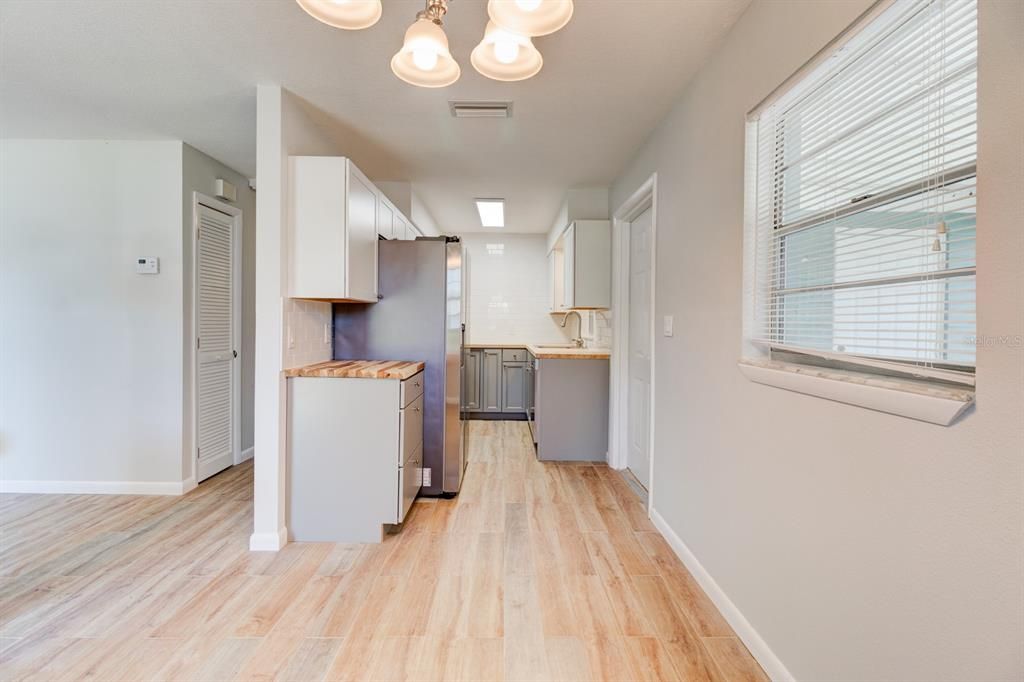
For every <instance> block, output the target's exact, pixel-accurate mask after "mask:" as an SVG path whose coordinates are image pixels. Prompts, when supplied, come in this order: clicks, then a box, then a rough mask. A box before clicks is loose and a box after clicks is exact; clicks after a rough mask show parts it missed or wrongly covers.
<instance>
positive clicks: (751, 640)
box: [651, 509, 794, 682]
mask: <svg viewBox="0 0 1024 682" xmlns="http://www.w3.org/2000/svg"><path fill="white" fill-rule="evenodd" d="M651 521H652V522H653V523H654V527H655V528H657V529H658V530H659V531H660V532H661V534H662V535H663V536H664V538H665V540H666V541H668V544H669V545H670V546H671V547H672V550H673V551H674V552H675V553H676V556H678V557H679V558H680V560H682V562H683V564H685V565H686V568H687V569H688V570H689V571H690V573H692V574H693V577H694V578H696V579H697V582H698V583H699V584H700V586H701V588H702V589H703V590H704V592H705V593H706V594H707V595H708V597H709V598H710V599H711V601H712V602H713V603H714V605H715V606H716V607H717V608H718V610H719V611H720V612H721V614H722V615H723V616H724V617H725V620H726V621H727V622H728V623H729V625H730V626H732V629H733V630H734V631H735V632H736V636H737V637H739V638H740V640H742V641H743V643H744V644H745V645H746V647H747V649H749V650H750V654H751V655H752V656H753V657H754V658H755V659H756V660H757V662H758V663H759V664H760V665H761V667H762V668H764V671H765V673H766V674H767V675H768V677H769V678H771V679H772V680H773V682H793V681H794V677H793V675H792V674H791V673H790V672H789V670H787V669H786V666H785V665H783V663H782V661H780V660H779V657H778V656H776V655H775V653H774V652H773V651H772V650H771V649H769V648H768V644H767V643H766V642H765V641H764V640H763V639H762V638H761V635H759V634H758V633H757V630H755V629H754V626H753V625H751V624H750V621H748V620H747V619H746V617H745V616H744V615H743V614H742V613H741V612H740V610H739V609H738V608H737V607H736V604H734V603H733V602H732V600H731V599H729V596H728V595H727V594H726V593H725V592H724V591H722V588H721V587H719V586H718V583H716V582H715V579H714V578H712V577H711V574H710V573H708V572H707V570H705V569H704V566H702V565H701V563H700V561H698V560H697V557H696V556H694V554H693V552H691V551H690V548H689V547H687V546H686V543H684V542H683V541H682V539H681V538H680V537H679V536H678V535H676V532H675V531H674V530H672V527H671V526H669V525H668V522H667V521H665V519H664V517H662V515H661V514H659V513H658V512H657V510H655V509H651Z"/></svg>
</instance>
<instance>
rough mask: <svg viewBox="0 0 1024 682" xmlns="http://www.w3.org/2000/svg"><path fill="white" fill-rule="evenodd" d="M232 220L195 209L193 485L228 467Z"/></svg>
mask: <svg viewBox="0 0 1024 682" xmlns="http://www.w3.org/2000/svg"><path fill="white" fill-rule="evenodd" d="M234 223H235V221H234V219H233V218H232V217H231V216H228V215H225V214H223V213H221V212H220V211H216V210H214V209H212V208H209V207H207V206H203V205H200V206H199V237H198V240H197V242H196V244H197V247H196V248H197V249H198V251H197V253H198V258H197V259H196V286H197V296H196V302H197V303H196V305H197V311H196V312H197V314H196V320H197V326H198V340H197V345H198V349H197V368H196V369H197V376H196V425H197V433H196V442H197V445H198V453H197V456H198V464H197V467H196V473H197V476H196V478H197V480H199V481H202V480H203V479H204V478H208V477H210V476H212V475H214V474H215V473H217V472H218V471H221V470H222V469H225V468H227V467H229V466H231V464H232V463H233V462H234V449H235V442H234V438H235V428H234V414H235V409H234V408H235V405H234V400H235V396H234V390H233V386H234V379H235V377H234V373H235V372H236V371H237V369H236V362H235V356H236V353H235V349H234V347H233V339H234V338H235V330H234V328H233V324H234V320H233V311H234V296H236V295H237V294H236V292H235V291H234V279H235V278H234V272H233V267H234V262H233V261H234V259H233V257H232V256H233V254H234V243H233V240H234V239H235V238H236V237H235V235H234Z"/></svg>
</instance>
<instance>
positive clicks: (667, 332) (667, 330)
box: [665, 315, 674, 336]
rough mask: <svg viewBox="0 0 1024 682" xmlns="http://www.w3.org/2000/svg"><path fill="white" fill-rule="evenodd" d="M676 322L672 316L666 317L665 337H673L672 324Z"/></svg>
mask: <svg viewBox="0 0 1024 682" xmlns="http://www.w3.org/2000/svg"><path fill="white" fill-rule="evenodd" d="M673 322H674V320H673V319H672V316H671V315H666V316H665V336H672V324H673Z"/></svg>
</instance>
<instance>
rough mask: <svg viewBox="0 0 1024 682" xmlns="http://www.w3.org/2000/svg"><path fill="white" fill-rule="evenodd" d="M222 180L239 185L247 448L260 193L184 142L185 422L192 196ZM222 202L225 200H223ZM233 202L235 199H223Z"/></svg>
mask: <svg viewBox="0 0 1024 682" xmlns="http://www.w3.org/2000/svg"><path fill="white" fill-rule="evenodd" d="M218 178H222V179H224V180H227V181H228V182H230V183H232V184H233V185H235V187H236V189H237V194H238V196H237V201H235V202H234V203H233V204H232V205H234V206H237V207H238V208H240V209H241V210H242V264H241V265H242V291H241V292H240V295H241V297H242V347H241V348H240V349H238V350H239V367H240V370H241V374H242V375H241V391H242V406H241V407H242V409H241V420H242V423H241V431H242V442H241V448H242V450H243V451H246V450H248V449H249V448H251V447H252V440H253V380H254V372H255V353H254V345H255V334H256V193H255V192H253V191H252V190H251V189H249V180H248V178H246V177H245V176H244V175H242V174H241V173H239V172H237V171H235V170H232V169H231V168H228V167H227V166H225V165H224V164H222V163H221V162H220V161H217V160H216V159H214V158H212V157H210V156H207V155H206V154H204V153H202V152H201V151H199V150H198V149H195V148H194V147H192V146H190V145H187V144H184V145H182V192H181V194H182V220H183V229H182V250H183V265H184V276H183V281H184V286H185V289H184V295H183V297H182V301H183V304H184V315H183V318H182V319H183V320H184V333H183V340H182V347H183V350H184V358H183V362H184V368H185V390H184V401H185V404H184V412H183V414H184V421H185V433H186V434H188V433H191V429H192V414H193V407H192V382H193V379H194V376H195V375H194V372H193V369H192V364H191V363H192V356H193V352H192V350H193V349H192V342H193V339H194V338H195V332H194V331H193V330H192V307H193V298H194V296H193V291H192V284H193V281H192V280H193V273H192V261H193V258H194V256H193V252H192V247H193V245H194V244H195V240H194V236H193V230H192V220H193V215H192V213H193V206H192V194H193V192H199V193H201V194H205V195H206V196H208V197H211V198H216V197H215V196H214V191H215V189H214V183H215V182H216V181H217V179H218ZM218 201H223V199H219V200H218ZM225 203H231V202H225ZM186 445H187V447H185V448H184V449H183V453H182V466H183V468H184V471H185V472H186V473H187V475H191V468H192V456H193V455H192V453H193V449H192V447H191V444H190V443H189V444H186Z"/></svg>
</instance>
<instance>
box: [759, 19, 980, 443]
mask: <svg viewBox="0 0 1024 682" xmlns="http://www.w3.org/2000/svg"><path fill="white" fill-rule="evenodd" d="M898 1H899V0H880V1H879V2H877V3H876V4H875V5H873V6H872V7H871V8H869V9H868V10H867V11H866V12H864V13H863V14H862V15H861V16H860V17H859V18H858V19H857V20H856V21H854V23H853V24H851V26H850V27H849V28H848V29H846V30H845V31H843V32H842V33H841V34H840V35H838V36H837V37H836V38H835V39H834V40H832V41H831V42H830V43H829V44H828V45H826V46H825V47H824V48H823V49H822V50H821V51H820V52H819V53H817V54H816V55H815V56H814V57H813V58H812V59H811V60H809V61H808V62H807V63H806V64H804V65H803V66H802V67H801V68H800V69H798V70H797V71H796V72H795V73H794V74H793V75H792V76H790V77H789V78H787V79H786V80H785V81H784V82H783V83H782V84H781V85H779V87H777V88H776V89H775V90H774V91H773V92H772V93H771V94H769V96H768V97H766V98H765V99H764V100H762V101H761V102H760V103H759V104H758V105H757V106H756V107H754V109H752V110H751V111H750V112H749V113H748V115H747V122H746V147H745V150H746V170H745V178H744V258H743V264H744V267H743V274H744V283H743V292H744V298H743V342H742V347H741V359H740V363H739V364H740V369H741V371H742V372H743V373H744V374H745V375H746V376H747V377H748V378H749V379H751V380H752V381H755V382H757V383H762V384H768V385H772V386H778V387H782V388H787V389H789V390H794V391H797V392H801V393H808V394H812V395H818V396H820V397H825V398H828V399H830V400H836V401H839V402H846V403H850V404H854V405H860V406H863V407H868V408H871V409H876V410H880V411H883V412H888V413H891V414H899V415H903V416H908V417H912V418H915V419H921V420H923V421H928V422H931V423H935V424H942V425H948V424H950V423H952V422H953V421H955V420H956V419H957V418H959V417H960V416H961V415H962V414H963V413H964V412H965V411H967V410H968V409H969V407H970V406H971V405H972V404H973V400H974V383H975V381H974V376H975V375H974V372H975V369H976V358H975V361H974V363H972V364H971V365H966V364H957V363H941V362H937V363H934V364H933V365H932V366H928V367H925V366H922V365H921V364H919V363H918V364H915V361H913V360H906V361H902V360H899V359H890V358H883V357H874V356H863V355H858V354H855V353H844V352H839V351H835V352H828V351H821V352H815V351H810V349H802V348H791V347H790V348H787V347H784V346H783V345H782V344H778V343H766V342H764V341H762V340H758V339H759V337H763V336H764V335H765V334H764V333H763V330H765V329H771V328H772V327H774V326H775V325H777V324H781V323H782V322H781V320H780V321H779V322H776V321H775V319H774V318H773V316H774V315H775V314H777V313H775V312H773V313H772V314H771V316H767V315H765V312H764V310H763V309H759V307H758V306H757V305H756V301H757V300H759V299H764V297H766V296H767V297H769V298H774V297H775V296H781V295H785V290H784V289H781V288H780V287H779V286H777V285H778V284H779V282H778V279H777V277H775V278H773V277H770V276H765V274H764V273H760V272H759V268H758V267H757V265H758V262H757V259H758V258H759V257H763V258H771V257H775V255H774V254H772V255H771V256H764V255H763V254H762V255H759V254H758V242H759V241H760V240H761V239H763V238H764V234H763V233H761V232H759V230H764V229H765V227H764V225H763V224H762V225H759V224H758V200H759V198H763V190H762V187H761V185H760V183H761V177H759V176H760V173H759V171H760V170H761V169H760V168H759V165H758V163H759V161H760V162H761V163H765V162H766V159H759V158H758V151H759V143H760V142H763V138H762V137H761V135H763V134H764V133H763V132H762V130H761V126H762V125H763V124H764V123H765V122H764V121H762V120H760V115H761V113H762V112H764V111H765V110H766V109H767V108H768V107H770V106H772V105H773V104H775V103H776V102H778V101H779V99H780V98H782V97H784V96H787V95H790V94H791V93H793V92H794V89H796V88H801V89H804V90H805V92H804V93H803V94H798V95H797V97H798V99H795V100H794V103H795V102H797V101H799V99H802V97H804V96H806V95H807V94H810V93H812V92H814V91H815V90H816V89H817V87H818V84H817V83H813V82H811V83H810V84H808V77H809V76H811V74H812V73H813V72H815V71H816V70H817V69H818V68H819V67H820V66H821V65H822V64H823V63H824V62H825V61H826V60H828V59H831V58H833V56H834V55H836V54H837V53H838V52H839V51H840V50H842V49H843V47H844V46H845V45H846V44H847V43H849V41H850V40H851V39H853V38H854V36H857V35H858V34H861V33H862V32H863V31H865V30H867V31H876V35H877V31H880V30H885V26H884V25H877V24H876V23H875V21H876V19H878V18H879V16H880V15H881V14H882V13H884V12H885V11H886V10H888V9H889V8H890V7H891V6H892V5H893V4H895V3H896V2H898ZM784 120H785V119H784V118H783V117H780V118H777V119H774V120H773V121H772V123H773V124H774V125H776V126H783V125H784ZM777 132H778V131H777V130H776V131H772V133H771V134H775V136H776V140H775V143H774V144H772V143H770V142H769V145H770V147H769V149H772V150H773V151H772V154H773V157H772V159H771V160H767V162H769V163H774V162H775V160H777V159H778V158H780V156H779V151H780V150H779V145H783V144H785V140H784V139H779V135H778V134H777ZM780 173H782V171H781V170H779V169H776V170H775V171H774V172H773V173H772V179H773V182H772V185H771V186H772V189H771V192H772V194H774V195H775V196H773V198H772V199H771V202H772V203H771V209H770V210H771V214H772V218H771V230H773V231H774V230H785V231H786V234H791V233H795V232H798V231H799V230H802V229H806V228H808V227H811V226H814V225H816V224H821V221H822V219H823V217H824V216H825V215H826V214H827V215H828V216H829V217H830V218H833V219H834V218H836V217H842V216H848V215H854V214H857V213H861V212H864V211H866V210H870V209H871V208H873V207H877V206H884V205H886V204H888V203H893V202H896V201H900V200H905V199H907V198H911V197H914V196H916V195H920V194H924V193H926V192H929V191H933V190H935V189H937V188H940V187H948V186H952V185H954V184H955V183H957V182H963V181H964V180H968V179H970V178H975V180H976V178H977V174H978V169H977V157H976V156H975V157H974V159H973V160H972V161H971V162H970V163H967V164H962V165H960V166H957V167H955V169H954V170H953V171H952V172H950V171H948V170H947V171H945V172H943V173H941V174H933V175H925V176H923V177H920V178H915V179H914V180H912V181H908V182H906V183H904V184H902V185H898V186H891V187H886V188H885V189H884V191H881V192H879V193H877V194H870V195H866V196H864V197H853V198H852V201H851V202H850V204H849V206H848V207H843V208H842V209H840V210H839V211H837V210H836V209H834V208H833V209H827V210H823V211H820V212H817V213H815V214H813V215H806V216H801V217H800V218H799V219H798V220H795V221H791V222H790V223H789V224H784V223H783V221H782V214H781V212H782V211H783V210H784V206H783V204H782V195H783V193H784V191H785V189H784V187H783V183H781V182H775V181H774V180H775V178H777V177H778V175H779V174H780ZM937 175H941V176H942V177H941V178H938V177H937ZM759 192H762V194H761V195H760V196H759ZM772 234H774V232H773V233H772ZM777 257H778V258H780V259H782V260H784V259H785V255H784V251H781V250H780V253H779V254H778V256H777ZM777 267H778V268H779V269H778V270H776V272H784V263H778V264H777ZM976 272H977V264H976V263H975V264H974V265H972V266H970V267H969V268H962V269H947V270H942V271H940V272H939V274H938V277H937V278H936V279H942V280H949V279H952V278H955V277H957V276H969V275H973V274H976ZM773 279H774V280H775V281H773ZM877 279H878V280H879V283H881V284H886V283H891V282H892V281H898V280H899V279H901V278H900V277H899V276H880V277H878V278H877ZM905 279H907V280H908V281H911V280H912V281H920V276H919V275H918V276H914V277H910V276H908V277H906V278H905ZM835 284H836V282H835V281H832V282H831V283H830V284H828V285H822V286H821V287H820V288H822V289H826V288H831V289H833V290H834V287H835ZM854 286H858V285H857V284H854V285H851V288H852V287H854ZM859 286H865V285H864V284H863V282H862V283H860V284H859ZM768 308H769V310H772V311H777V310H778V308H777V307H776V306H773V305H769V306H768ZM769 336H773V337H776V336H775V335H774V334H770V335H769ZM776 338H777V337H776Z"/></svg>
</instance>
